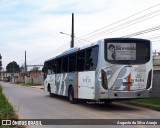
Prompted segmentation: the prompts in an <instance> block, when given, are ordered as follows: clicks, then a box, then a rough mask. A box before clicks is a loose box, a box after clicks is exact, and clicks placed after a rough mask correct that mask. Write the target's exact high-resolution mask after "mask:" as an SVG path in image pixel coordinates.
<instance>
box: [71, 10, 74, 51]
mask: <svg viewBox="0 0 160 128" xmlns="http://www.w3.org/2000/svg"><path fill="white" fill-rule="evenodd" d="M73 47H74V13H72V32H71V48H73Z"/></svg>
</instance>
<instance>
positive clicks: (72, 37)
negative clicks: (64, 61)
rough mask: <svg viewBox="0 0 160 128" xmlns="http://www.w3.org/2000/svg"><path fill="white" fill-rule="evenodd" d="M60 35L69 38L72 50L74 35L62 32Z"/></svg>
mask: <svg viewBox="0 0 160 128" xmlns="http://www.w3.org/2000/svg"><path fill="white" fill-rule="evenodd" d="M60 33H61V34H64V35H68V36H70V37H71V44H70V47H71V48H73V47H74V35H70V34H68V33H64V32H60Z"/></svg>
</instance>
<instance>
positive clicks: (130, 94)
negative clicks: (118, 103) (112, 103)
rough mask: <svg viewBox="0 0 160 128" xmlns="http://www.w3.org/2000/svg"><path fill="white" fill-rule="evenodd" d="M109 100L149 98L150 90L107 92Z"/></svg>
mask: <svg viewBox="0 0 160 128" xmlns="http://www.w3.org/2000/svg"><path fill="white" fill-rule="evenodd" d="M108 94H109V95H108V98H109V99H134V98H148V97H150V94H151V91H150V90H146V89H145V90H139V91H137V90H136V91H114V90H109V93H108Z"/></svg>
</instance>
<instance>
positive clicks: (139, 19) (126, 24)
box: [87, 10, 160, 40]
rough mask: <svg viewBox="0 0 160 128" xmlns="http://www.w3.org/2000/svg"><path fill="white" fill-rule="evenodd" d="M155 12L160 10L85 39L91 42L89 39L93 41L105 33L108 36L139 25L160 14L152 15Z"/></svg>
mask: <svg viewBox="0 0 160 128" xmlns="http://www.w3.org/2000/svg"><path fill="white" fill-rule="evenodd" d="M157 12H160V10H156V11H154V12H151V13H149V14H146V15H143V16H141V17H138V18H136V19H133V20H131V21H127V22H125V23H122V24H120V25H117V26H115V27H113V28H110V29H108V30H104V31H102V32H99V33H96V34H95V35H92V36H94V37H92V36H90V37H87V39H90V40H91V39H95V38H98V37H100V36H102V35H104V34H106V33H107V34H110V33H113V32H115V31H118V30H121V29H123V28H126V27H129V26H131V25H134V24H137V23H140V22H142V21H144V20H148V19H151V18H153V17H156V16H158V15H160V13H159V14H156V15H154V14H155V13H157ZM152 15H153V16H152ZM132 22H133V23H132Z"/></svg>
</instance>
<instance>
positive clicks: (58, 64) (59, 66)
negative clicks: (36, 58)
mask: <svg viewBox="0 0 160 128" xmlns="http://www.w3.org/2000/svg"><path fill="white" fill-rule="evenodd" d="M56 64H57V65H56V73H61V71H62V70H61V69H62V68H61V67H62V58H58V59H57V63H56Z"/></svg>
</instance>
